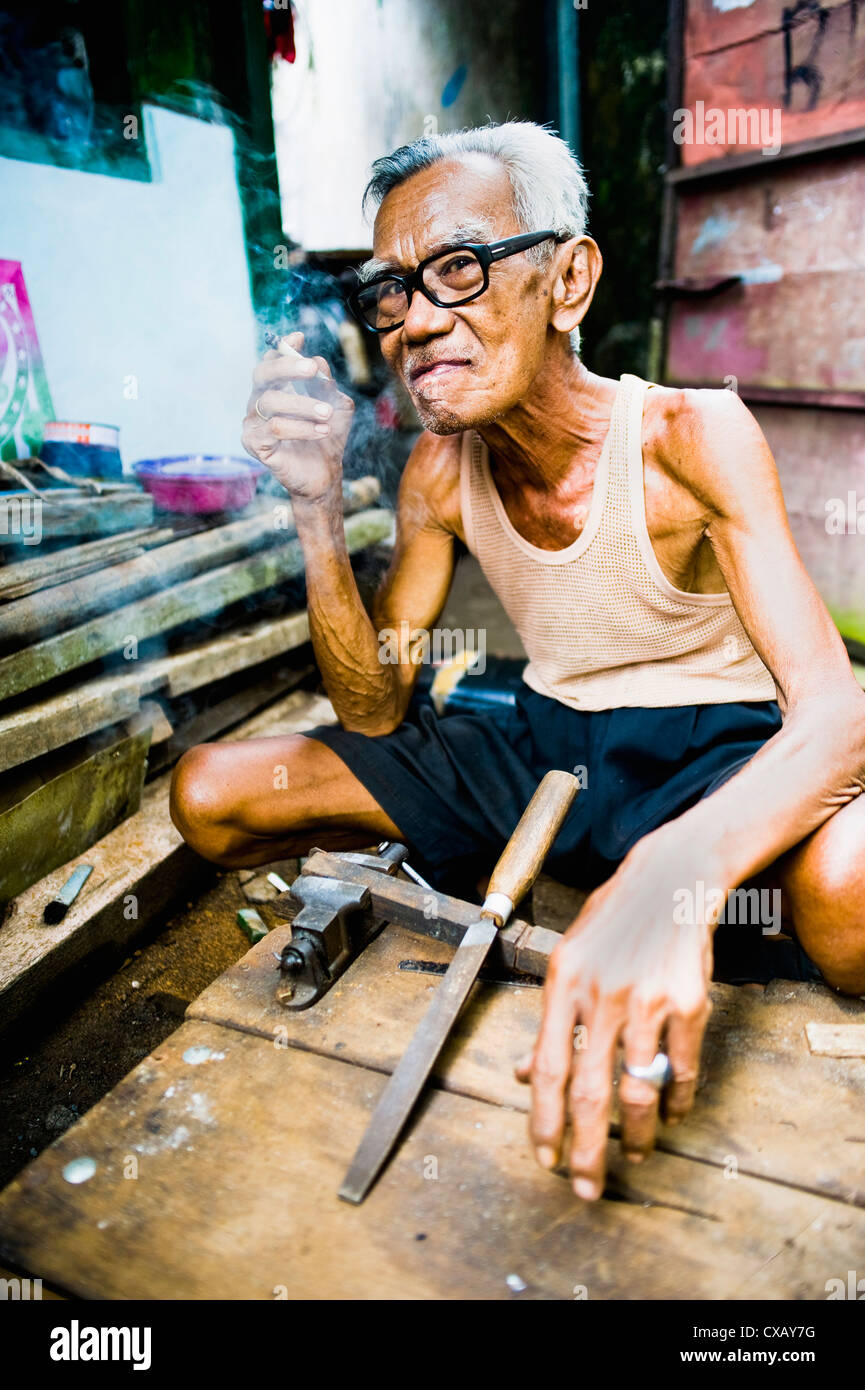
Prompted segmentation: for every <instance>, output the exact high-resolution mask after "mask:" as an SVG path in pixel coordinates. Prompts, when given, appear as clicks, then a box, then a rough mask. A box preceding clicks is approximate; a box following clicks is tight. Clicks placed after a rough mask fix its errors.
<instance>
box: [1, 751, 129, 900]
mask: <svg viewBox="0 0 865 1390" xmlns="http://www.w3.org/2000/svg"><path fill="white" fill-rule="evenodd" d="M149 745H150V729H149V728H148V729H143V730H139V731H138V732H136V733H134V734H131V735H130V736H128V737H127V736H118V737H115V738H113V740H112V741H111V742H110V744H108V746H107V747H104V748H99V749H97V750H96V751H95V752H93V753H92V754H90V756H87V755H86V754H84V755H83V756H82V757H81V759H80V761H76V762H75V763H73V764H72V766H70V767H68V768H66V769H64V771H62V772H60V773H59V774H58V775H57V776H52V777H50V780H47V781H45V782H44V783H43V785H41V786H38V787H36V788H35V789H34V790H32V791H31V790H28V794H26V795H24V796H23V797H22V799H21V800H20V801H18V802H17V804H15V805H12V806H9V807H7V808H6V809H4V810H3V811H2V812H0V910H2V909H3V908H4V907H5V906H6V904H7V903H8V902H9V900H10V899H11V898H14V897H15V896H16V894H18V893H22V892H23V891H24V890H25V889H27V888H29V887H30V886H31V885H32V884H34V883H36V882H37V881H38V880H39V879H41V878H43V877H44V876H45V875H46V874H49V873H51V871H52V870H54V869H55V868H57V866H58V865H61V864H66V863H67V862H68V861H69V860H71V859H74V858H75V857H76V856H77V855H83V854H84V853H85V852H86V851H87V850H88V849H89V848H90V846H91V845H93V844H94V843H95V842H96V841H97V840H99V839H101V838H102V837H103V836H104V835H106V834H107V833H108V832H109V831H111V830H113V829H114V827H115V826H116V825H117V823H118V821H121V820H124V819H125V818H126V817H127V816H130V815H133V814H134V813H135V812H136V811H137V810H138V807H139V804H140V801H141V788H142V786H143V783H144V773H145V770H146V766H147V749H148V747H149ZM28 771H29V769H28Z"/></svg>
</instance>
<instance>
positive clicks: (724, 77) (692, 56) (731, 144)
mask: <svg viewBox="0 0 865 1390" xmlns="http://www.w3.org/2000/svg"><path fill="white" fill-rule="evenodd" d="M728 3H729V0H690V3H689V4H688V7H687V20H686V35H685V65H684V82H683V87H684V90H683V96H682V106H683V109H687V110H688V111H690V112H691V113H692V115H693V116H694V121H695V124H694V128H693V131H692V132H686V133H687V134H688V140H687V141H686V142H685V143H683V144H682V145H681V157H682V163H683V164H684V165H686V166H687V165H697V164H701V163H704V162H705V161H707V160H710V159H718V158H723V157H724V155H726V154H733V153H735V154H743V153H746V152H748V151H752V152H753V151H756V150H759V149H760V148H761V146H762V145H764V144H775V143H777V139H778V138H779V137H780V141H781V143H782V144H783V145H791V144H795V143H797V142H799V141H801V140H807V139H811V138H812V137H815V136H823V135H829V134H835V133H838V132H840V131H845V130H853V129H858V128H860V127H865V5H863V4H862V3H861V0H855V3H854V0H837V2H836V3H822V4H821V3H818V0H800V2H799V3H798V4H797V3H796V0H791V3H790V4H789V5H785V4H783V3H782V0H752V3H751V4H747V3H746V4H745V5H742V6H737V7H735V8H732V9H724V8H722V6H723V5H725V4H728ZM785 11H789V12H791V13H792V14H793V18H792V20H791V21H790V22H789V23H787V24H785V20H784V14H785ZM785 29H786V30H788V31H789V33H788V34H785ZM787 37H789V54H788V52H787V43H786V39H787ZM698 103H702V113H703V114H702V118H700V114H699V113H700V108H699V107H698ZM713 110H717V111H722V112H724V113H725V121H724V127H723V129H718V130H714V129H713V128H712V127H711V123H710V122H709V123H708V124H707V118H708V113H709V112H711V111H713ZM737 110H753V111H755V112H761V113H763V114H762V116H761V119H762V121H763V129H762V130H759V131H757V130H754V129H753V128H750V129H748V130H745V129H744V128H742V126H741V125H740V122H739V121H735V120H731V119H729V118H727V114H726V113H728V112H730V111H737ZM775 112H777V113H778V114H777V116H776V115H774V113H775ZM677 128H679V129H682V127H681V126H679V127H677ZM717 136H720V137H721V138H720V140H717V139H716V137H717ZM766 158H767V159H769V158H771V156H766Z"/></svg>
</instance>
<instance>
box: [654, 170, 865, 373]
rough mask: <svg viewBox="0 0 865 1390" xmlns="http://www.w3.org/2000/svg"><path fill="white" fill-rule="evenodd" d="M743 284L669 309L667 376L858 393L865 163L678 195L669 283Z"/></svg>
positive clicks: (863, 358) (862, 358)
mask: <svg viewBox="0 0 865 1390" xmlns="http://www.w3.org/2000/svg"><path fill="white" fill-rule="evenodd" d="M727 275H741V276H742V277H743V283H741V284H740V285H738V286H736V287H735V288H732V289H729V290H725V291H723V292H722V293H720V294H718V295H715V296H712V297H711V298H699V299H693V298H691V299H676V300H674V302H673V304H672V306H671V313H670V320H669V335H668V344H667V363H666V370H667V378H668V379H669V380H678V381H690V382H694V383H698V382H699V383H703V384H705V385H710V386H722V385H723V384H724V381H725V378H727V377H729V376H733V377H736V378H737V379H738V382H739V386H740V388H741V387H744V386H762V387H775V388H777V387H800V388H810V389H813V390H824V391H865V160H863V159H862V158H861V157H859V156H856V155H855V154H846V155H839V156H833V157H831V158H827V157H823V158H821V159H820V160H813V161H809V162H808V163H807V164H796V165H791V166H781V165H779V166H778V167H777V169H768V170H767V172H766V174H765V175H764V176H763V177H761V178H757V177H751V178H749V179H747V180H744V181H743V182H742V183H741V184H740V185H738V186H733V187H730V186H726V187H723V188H721V187H717V188H712V187H709V188H705V187H704V188H703V189H702V190H700V191H697V190H693V191H690V192H688V191H685V189H684V188H680V190H679V193H678V229H677V238H676V256H675V276H676V278H677V279H681V278H697V279H706V278H720V277H722V276H727Z"/></svg>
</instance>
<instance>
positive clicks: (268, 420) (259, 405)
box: [255, 396, 271, 423]
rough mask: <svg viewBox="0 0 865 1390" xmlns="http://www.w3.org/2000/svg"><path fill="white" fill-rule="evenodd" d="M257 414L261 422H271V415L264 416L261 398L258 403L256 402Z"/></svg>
mask: <svg viewBox="0 0 865 1390" xmlns="http://www.w3.org/2000/svg"><path fill="white" fill-rule="evenodd" d="M255 413H256V415H257V416H258V418H259V420H264V421H266V422H268V423H269V422H270V419H271V417H270V416H269V415H265V414H264V411H263V410H262V408H261V397H260V396H259V397H258V399H257V400H256V402H255Z"/></svg>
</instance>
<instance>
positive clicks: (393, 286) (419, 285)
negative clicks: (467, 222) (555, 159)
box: [349, 231, 559, 333]
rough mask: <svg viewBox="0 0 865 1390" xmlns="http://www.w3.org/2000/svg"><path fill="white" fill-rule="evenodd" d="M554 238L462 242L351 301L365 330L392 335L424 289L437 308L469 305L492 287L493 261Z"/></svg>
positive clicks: (531, 235) (359, 289)
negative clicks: (392, 331) (491, 267)
mask: <svg viewBox="0 0 865 1390" xmlns="http://www.w3.org/2000/svg"><path fill="white" fill-rule="evenodd" d="M551 237H555V238H556V240H558V239H559V235H558V232H552V231H546V232H526V233H524V234H523V235H521V236H510V237H506V238H505V239H504V241H491V242H488V243H486V242H478V241H470V242H463V243H462V244H461V245H459V246H452V247H450V249H449V250H447V251H438V252H437V253H436V254H435V255H434V256H427V258H426V260H424V261H421V263H420V265H419V266H418V267H417V269H416V270H413V271H412V272H411V274H410V275H393V274H386V275H380V276H378V277H377V278H376V279H375V280H369V281H367V283H366V284H360V285H356V286H355V287H354V289H352V290H351V292H350V294H349V303H350V305H351V307H352V310H353V311H354V313H355V315H356V316H357V318H358V319H360V321H361V323H362V324H364V326H365V327H366V328H371V329H372V331H373V332H374V333H390V332H391V330H392V329H394V328H401V327H402V325H403V324H404V323H405V320H406V316H407V314H408V311H409V306H410V305H411V301H412V295H413V294H414V292H415V290H420V293H421V294H422V295H425V296H426V298H427V299H428V300H429V301H430V303H431V304H435V305H437V307H438V308H439V309H452V308H455V307H456V305H458V304H470V303H471V301H472V300H473V299H477V298H478V296H479V295H482V294H483V292H484V290H486V289H487V288H488V286H489V283H490V266H491V265H492V263H493V261H503V260H504V259H505V258H506V257H507V256H515V255H516V254H517V252H518V251H528V250H529V248H530V247H532V246H537V245H538V244H539V243H540V242H542V241H549V239H550V238H551Z"/></svg>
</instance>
